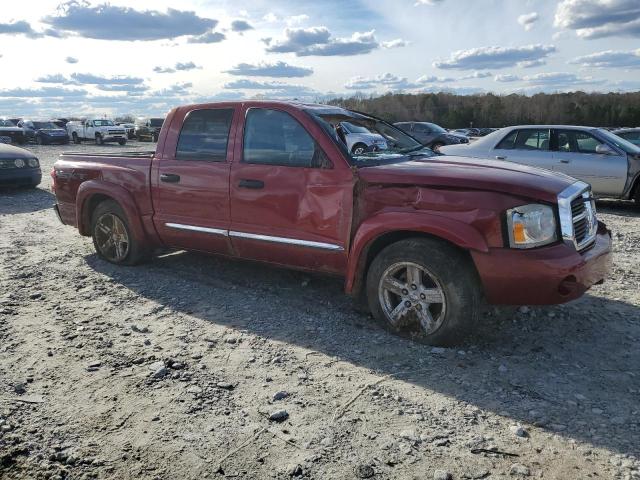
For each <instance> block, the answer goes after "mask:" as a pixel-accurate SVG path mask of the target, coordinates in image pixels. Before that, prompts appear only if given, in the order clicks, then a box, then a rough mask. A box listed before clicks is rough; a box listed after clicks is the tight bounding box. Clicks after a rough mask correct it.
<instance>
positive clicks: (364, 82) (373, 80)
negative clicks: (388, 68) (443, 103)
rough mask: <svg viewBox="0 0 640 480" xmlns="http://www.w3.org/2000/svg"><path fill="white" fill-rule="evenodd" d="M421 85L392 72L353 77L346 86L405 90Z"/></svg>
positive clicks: (349, 87)
mask: <svg viewBox="0 0 640 480" xmlns="http://www.w3.org/2000/svg"><path fill="white" fill-rule="evenodd" d="M419 86H420V85H419V84H417V83H413V82H410V81H409V80H407V78H406V77H398V76H397V75H394V74H392V73H383V74H381V75H376V76H375V77H362V76H358V77H353V78H352V79H351V80H349V81H348V82H347V83H346V84H345V85H344V88H346V89H347V90H373V89H376V88H384V89H386V90H405V89H413V88H417V87H419Z"/></svg>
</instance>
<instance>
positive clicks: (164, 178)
mask: <svg viewBox="0 0 640 480" xmlns="http://www.w3.org/2000/svg"><path fill="white" fill-rule="evenodd" d="M160 181H161V182H166V183H178V182H179V181H180V175H175V174H173V173H163V174H162V175H160Z"/></svg>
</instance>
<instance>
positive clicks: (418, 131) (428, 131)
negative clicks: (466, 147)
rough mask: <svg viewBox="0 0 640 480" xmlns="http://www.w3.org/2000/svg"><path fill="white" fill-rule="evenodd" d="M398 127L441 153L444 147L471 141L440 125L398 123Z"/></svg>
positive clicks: (396, 124)
mask: <svg viewBox="0 0 640 480" xmlns="http://www.w3.org/2000/svg"><path fill="white" fill-rule="evenodd" d="M394 125H395V126H396V127H398V128H399V129H400V130H402V131H403V132H405V133H408V134H409V135H411V136H412V137H413V138H415V139H416V140H418V141H419V142H420V143H422V144H423V145H424V146H425V147H429V148H430V149H432V150H434V151H436V152H437V151H439V150H440V147H443V146H444V145H457V144H459V143H469V139H468V138H467V137H465V136H464V135H459V134H457V133H449V132H447V131H446V130H445V129H444V128H442V127H441V126H440V125H436V124H435V123H429V122H398V123H394Z"/></svg>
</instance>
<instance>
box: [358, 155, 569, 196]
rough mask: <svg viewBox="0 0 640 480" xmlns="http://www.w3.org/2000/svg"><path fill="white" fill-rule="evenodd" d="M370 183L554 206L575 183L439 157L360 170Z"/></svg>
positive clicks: (492, 163)
mask: <svg viewBox="0 0 640 480" xmlns="http://www.w3.org/2000/svg"><path fill="white" fill-rule="evenodd" d="M358 175H359V177H360V178H361V179H362V180H364V181H366V182H367V183H369V184H382V185H415V186H424V187H443V188H465V189H470V190H487V191H492V192H501V193H508V194H510V195H515V196H519V197H526V198H530V199H534V200H542V201H546V202H551V203H555V202H556V201H557V196H558V193H560V192H561V191H562V190H564V189H565V188H567V187H568V186H569V185H571V184H572V183H574V182H576V180H575V179H574V178H572V177H569V176H567V175H563V174H560V173H557V172H551V171H549V170H543V169H539V168H533V167H527V166H524V165H517V164H512V163H507V162H503V161H497V160H479V159H475V158H466V157H453V156H444V155H443V156H437V157H429V158H424V157H423V158H422V159H420V158H418V159H414V160H411V161H408V162H401V163H394V164H389V165H379V166H371V167H361V168H359V169H358Z"/></svg>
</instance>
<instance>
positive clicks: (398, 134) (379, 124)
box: [305, 107, 435, 166]
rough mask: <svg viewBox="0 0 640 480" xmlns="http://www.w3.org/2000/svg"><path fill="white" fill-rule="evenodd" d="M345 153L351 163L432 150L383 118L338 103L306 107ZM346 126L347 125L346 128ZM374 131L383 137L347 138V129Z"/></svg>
mask: <svg viewBox="0 0 640 480" xmlns="http://www.w3.org/2000/svg"><path fill="white" fill-rule="evenodd" d="M305 111H306V112H307V113H308V114H309V115H311V117H312V118H313V119H314V120H315V121H316V122H318V124H319V125H320V126H321V127H322V128H323V130H325V131H326V132H327V133H328V134H329V135H330V136H331V137H332V138H333V139H334V140H335V141H336V142H337V143H338V145H339V146H340V147H341V149H342V150H343V151H345V153H348V154H349V156H350V159H351V163H353V164H354V165H362V166H366V165H374V164H379V163H389V162H391V163H393V162H402V161H406V160H409V154H411V153H413V152H415V154H419V155H423V156H434V155H435V153H433V151H432V150H429V149H428V148H425V147H424V146H423V145H422V144H421V143H419V142H417V141H416V140H414V139H413V138H412V137H410V136H409V135H407V134H406V133H404V132H403V131H402V130H399V129H398V128H396V127H394V126H393V125H390V124H388V123H386V122H384V121H382V120H378V119H376V118H372V117H368V116H366V115H362V114H359V113H356V112H351V111H349V110H345V109H342V108H338V107H327V108H326V109H323V108H309V109H306V110H305ZM345 127H346V128H345ZM356 132H357V133H368V134H377V135H380V136H382V137H383V138H384V141H383V140H376V138H375V137H374V138H373V139H371V142H370V144H368V145H364V144H363V143H362V141H363V140H362V139H357V142H358V143H355V144H354V139H353V138H349V137H348V135H346V133H356Z"/></svg>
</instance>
